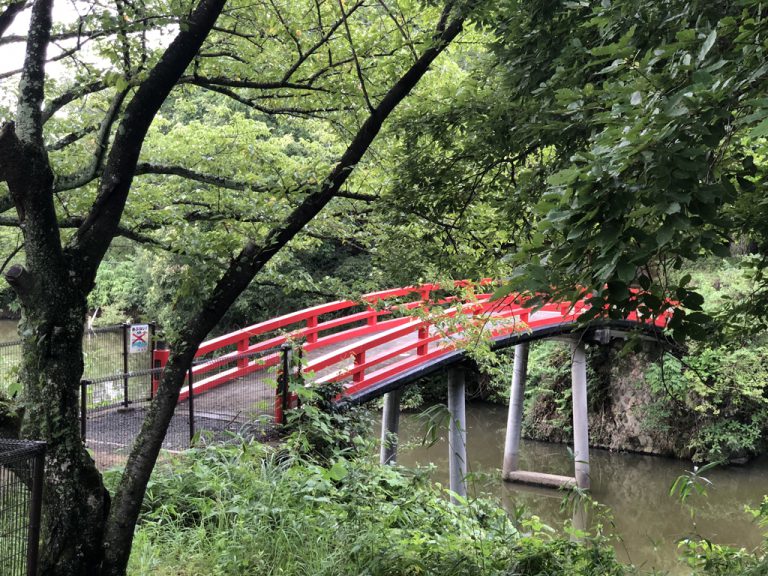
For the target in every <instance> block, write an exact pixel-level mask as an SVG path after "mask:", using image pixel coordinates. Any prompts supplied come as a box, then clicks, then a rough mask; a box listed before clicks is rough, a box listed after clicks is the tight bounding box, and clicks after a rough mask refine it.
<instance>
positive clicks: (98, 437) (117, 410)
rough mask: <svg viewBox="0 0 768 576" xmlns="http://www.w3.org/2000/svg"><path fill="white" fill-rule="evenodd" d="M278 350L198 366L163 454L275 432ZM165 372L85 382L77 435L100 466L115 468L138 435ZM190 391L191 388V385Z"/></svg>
mask: <svg viewBox="0 0 768 576" xmlns="http://www.w3.org/2000/svg"><path fill="white" fill-rule="evenodd" d="M280 354H281V350H279V349H271V350H265V351H261V352H257V353H243V354H238V355H236V356H232V357H229V358H227V359H226V360H220V359H216V358H214V359H209V360H205V361H196V362H195V364H194V368H195V372H194V373H192V371H190V372H189V373H188V375H187V378H186V382H185V383H184V392H188V391H190V390H191V391H192V393H191V394H188V393H187V394H185V398H184V399H182V400H181V401H180V402H179V404H178V405H177V406H176V411H175V413H174V416H173V419H172V420H171V423H170V425H169V427H168V431H167V433H166V436H165V440H164V442H163V447H164V448H165V449H167V450H174V451H175V450H184V449H186V448H189V447H190V446H192V445H193V444H194V442H195V441H196V440H197V439H198V438H201V437H203V438H204V439H205V440H206V441H226V440H227V439H230V438H232V437H234V436H236V435H246V436H255V437H263V436H265V435H268V434H270V433H271V431H272V430H273V429H274V426H275V422H274V413H275V400H276V398H277V397H278V394H277V393H278V380H279V374H280V372H281V370H280V368H281V366H280V362H279V359H280V358H279V355H280ZM238 361H240V366H242V361H246V362H248V363H250V364H251V365H252V366H254V367H255V368H258V369H254V370H253V371H252V372H250V373H249V374H247V375H244V376H242V377H239V378H237V379H235V380H233V381H231V382H226V383H223V384H219V385H218V386H215V387H212V388H209V389H207V390H205V391H202V392H200V391H196V390H195V388H196V386H200V385H201V384H204V382H205V380H206V379H210V378H211V377H213V376H216V375H219V374H221V373H223V372H225V371H227V370H229V369H232V368H233V367H236V366H238ZM162 371H163V368H152V369H143V370H134V371H130V372H121V373H118V374H114V375H111V376H102V377H99V378H93V379H90V380H83V382H82V383H81V388H80V402H81V412H80V416H81V433H82V437H83V439H84V441H85V442H86V445H87V446H88V448H90V449H91V451H92V453H93V455H94V457H95V459H96V462H97V464H98V465H99V466H100V467H105V466H110V465H114V464H119V463H120V462H121V461H122V460H123V459H124V458H125V457H126V456H127V454H128V452H129V450H130V448H131V446H132V444H133V442H134V440H135V439H136V437H137V436H138V434H139V431H140V430H141V425H142V423H143V421H144V417H145V416H146V413H147V411H148V410H149V406H150V403H151V402H152V398H153V396H154V394H155V390H154V387H155V386H156V385H157V383H158V382H159V379H160V376H161V375H162ZM190 381H191V382H192V384H193V386H192V387H190V386H189V383H190Z"/></svg>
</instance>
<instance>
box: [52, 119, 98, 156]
mask: <svg viewBox="0 0 768 576" xmlns="http://www.w3.org/2000/svg"><path fill="white" fill-rule="evenodd" d="M98 129H99V126H98V125H96V124H94V125H93V126H86V127H85V128H81V129H80V130H75V131H74V132H70V133H69V134H67V135H66V136H62V137H61V138H59V139H58V140H56V142H53V143H52V144H48V146H46V149H47V150H48V152H52V151H55V150H62V149H64V148H66V147H67V146H69V145H70V144H74V143H75V142H78V141H79V140H82V139H83V138H85V137H86V136H88V134H90V133H91V132H96V130H98Z"/></svg>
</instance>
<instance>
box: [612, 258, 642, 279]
mask: <svg viewBox="0 0 768 576" xmlns="http://www.w3.org/2000/svg"><path fill="white" fill-rule="evenodd" d="M636 270H637V267H636V266H635V265H634V264H632V263H631V262H627V261H622V262H619V263H618V264H617V265H616V274H617V275H618V277H619V280H621V281H622V282H631V281H632V280H633V279H634V278H635V271H636Z"/></svg>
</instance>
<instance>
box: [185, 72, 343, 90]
mask: <svg viewBox="0 0 768 576" xmlns="http://www.w3.org/2000/svg"><path fill="white" fill-rule="evenodd" d="M179 83H180V84H181V83H184V84H196V85H197V86H224V87H227V88H249V89H253V90H278V89H281V88H289V89H293V90H311V91H315V92H328V90H327V89H326V88H318V87H315V86H312V85H311V84H307V83H303V82H290V81H288V80H280V81H277V82H259V81H257V80H240V79H238V80H235V79H234V78H227V77H224V76H212V77H206V76H199V75H197V74H195V75H193V76H182V77H181V78H180V79H179Z"/></svg>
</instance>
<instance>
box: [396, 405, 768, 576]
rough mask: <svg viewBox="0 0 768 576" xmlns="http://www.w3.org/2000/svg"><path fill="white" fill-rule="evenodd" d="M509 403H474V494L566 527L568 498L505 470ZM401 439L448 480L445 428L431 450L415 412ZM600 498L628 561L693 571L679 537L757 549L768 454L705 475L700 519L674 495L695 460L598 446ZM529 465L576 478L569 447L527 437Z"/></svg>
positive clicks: (595, 486) (595, 475)
mask: <svg viewBox="0 0 768 576" xmlns="http://www.w3.org/2000/svg"><path fill="white" fill-rule="evenodd" d="M506 417H507V415H506V408H505V407H502V406H497V405H491V404H483V403H473V404H468V405H467V459H468V465H469V469H470V476H471V481H470V495H472V494H473V493H474V494H480V493H486V494H488V493H490V494H492V495H494V496H495V497H497V498H499V499H500V500H501V502H502V504H503V505H504V506H505V508H507V509H508V510H510V511H512V510H514V508H515V507H517V506H520V505H524V506H525V507H526V509H527V510H528V511H529V512H530V513H532V514H536V515H538V516H540V517H541V518H542V520H543V521H544V522H545V523H547V524H549V525H551V526H553V527H562V525H563V522H564V521H565V520H566V517H567V516H568V513H567V512H562V511H561V509H560V504H561V501H562V495H561V494H559V493H557V492H556V491H544V490H533V489H530V488H525V487H520V486H516V485H512V484H508V483H505V482H502V481H501V480H500V475H501V473H500V470H499V469H500V467H501V461H502V454H503V447H504V433H505V432H504V431H505V427H506ZM400 432H401V434H400V437H401V442H402V443H403V444H404V446H403V447H402V448H401V450H400V454H399V463H401V464H404V465H406V466H415V465H428V464H430V463H432V464H434V465H435V466H436V468H435V470H434V472H433V477H434V479H435V480H437V481H439V482H442V483H443V484H447V482H448V448H447V443H446V440H445V436H446V434H445V431H443V432H444V433H443V434H442V438H441V439H440V440H438V442H437V443H435V444H433V445H432V446H430V447H425V446H423V445H422V443H421V440H422V438H423V437H424V433H425V425H424V423H423V421H422V420H421V419H420V418H419V417H418V416H417V415H415V414H403V415H402V417H401V423H400ZM590 464H591V481H592V497H593V498H594V499H595V500H597V501H598V502H600V503H602V504H605V505H607V506H608V507H609V508H610V510H611V513H612V517H613V526H612V527H610V528H609V531H610V533H611V534H612V535H613V536H615V537H616V539H617V542H616V552H617V555H618V557H619V558H620V559H621V560H622V561H624V562H632V563H634V564H635V565H636V566H642V567H643V568H644V569H650V568H652V567H655V568H657V569H659V570H665V571H668V572H669V574H675V575H676V574H685V573H687V572H686V570H685V569H684V567H683V566H682V565H681V564H680V563H679V562H678V561H677V560H676V558H677V556H678V551H677V542H678V541H679V540H680V539H681V538H684V537H686V536H690V535H692V534H696V533H697V534H699V535H701V536H703V537H706V538H709V539H711V540H712V541H714V542H716V543H721V544H731V545H738V546H744V547H746V548H747V549H751V548H753V547H755V546H757V545H758V544H759V542H760V532H759V529H758V528H757V527H756V526H755V525H754V524H753V523H752V522H751V520H750V518H749V517H748V516H747V514H746V513H744V512H743V508H744V505H745V504H750V505H752V506H756V505H757V504H759V502H760V501H761V500H762V497H763V495H764V494H766V493H768V458H766V457H763V458H760V459H758V460H756V461H754V462H752V463H750V464H749V465H747V466H744V467H731V468H726V469H721V470H712V471H710V472H708V473H706V474H705V476H706V477H707V478H708V479H709V480H711V481H712V486H711V487H710V488H709V489H708V496H707V497H706V498H698V497H696V496H694V497H692V499H691V501H692V502H693V504H695V510H696V515H695V523H694V520H692V519H691V514H690V511H689V510H688V509H686V508H684V507H683V506H682V505H681V504H680V503H679V502H678V501H677V500H676V499H675V498H673V497H671V496H669V495H668V493H669V488H670V486H671V485H672V483H673V482H674V480H675V478H677V476H679V475H680V474H684V473H685V471H686V470H691V469H692V464H691V463H690V462H686V461H682V460H675V459H670V458H662V457H657V456H642V455H638V454H626V453H612V452H608V451H605V450H598V449H593V450H591V451H590ZM520 467H521V469H524V470H533V471H539V472H550V473H555V474H564V475H569V476H571V475H573V471H572V461H571V458H570V456H569V453H568V450H567V448H566V446H563V445H558V444H548V443H544V442H534V441H524V442H523V444H522V446H521V466H520Z"/></svg>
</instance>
